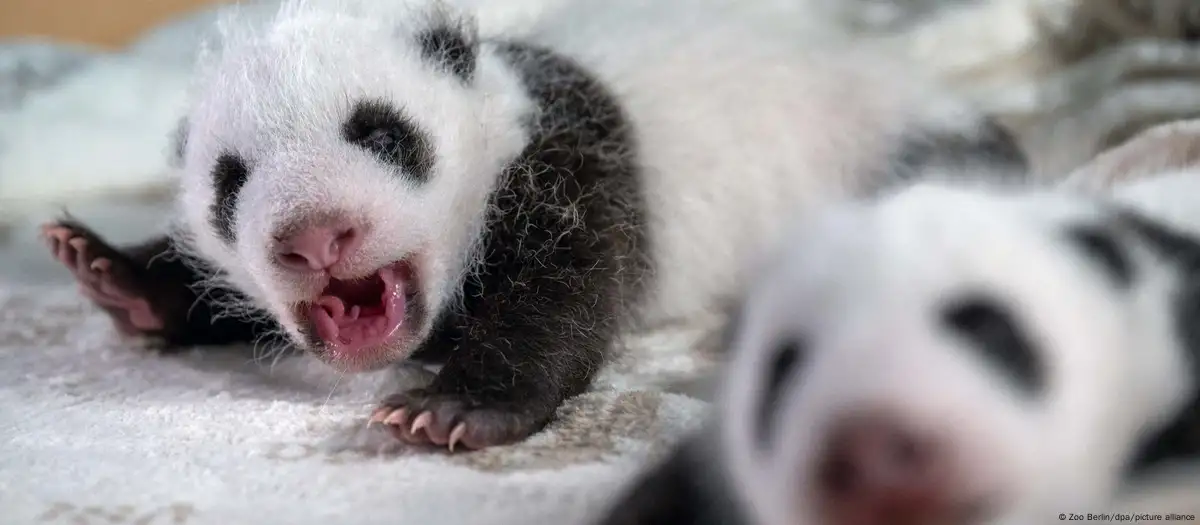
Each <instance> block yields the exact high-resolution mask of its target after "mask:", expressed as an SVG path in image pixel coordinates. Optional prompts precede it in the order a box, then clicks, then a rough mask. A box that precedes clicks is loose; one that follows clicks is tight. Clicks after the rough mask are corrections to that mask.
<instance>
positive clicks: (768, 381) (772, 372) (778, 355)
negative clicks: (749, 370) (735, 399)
mask: <svg viewBox="0 0 1200 525" xmlns="http://www.w3.org/2000/svg"><path fill="white" fill-rule="evenodd" d="M806 350H807V348H806V346H805V344H804V342H803V341H800V340H799V339H794V338H792V339H785V340H783V341H782V342H780V343H778V344H777V345H776V347H775V348H774V349H773V351H772V354H771V356H770V359H769V360H768V361H767V363H766V364H767V367H766V369H765V370H763V371H762V373H763V376H764V377H763V379H764V382H763V384H762V389H761V390H760V392H761V395H762V397H760V398H759V404H758V412H757V416H758V417H757V418H756V421H757V428H756V429H755V430H756V439H757V440H758V444H759V445H760V446H762V447H764V448H765V447H766V446H767V445H769V444H770V436H771V432H773V431H774V427H775V421H776V420H778V419H779V418H778V414H777V411H778V408H779V400H780V398H781V397H782V395H783V387H784V383H786V382H787V379H788V378H789V377H792V376H794V375H795V374H796V373H797V372H798V371H799V369H800V368H801V367H802V366H804V362H805V357H806V356H805V352H806Z"/></svg>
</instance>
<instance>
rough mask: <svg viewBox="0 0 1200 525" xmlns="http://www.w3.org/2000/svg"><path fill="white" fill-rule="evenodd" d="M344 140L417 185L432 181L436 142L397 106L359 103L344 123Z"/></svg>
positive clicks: (375, 102)
mask: <svg viewBox="0 0 1200 525" xmlns="http://www.w3.org/2000/svg"><path fill="white" fill-rule="evenodd" d="M342 138H344V139H345V140H346V142H349V143H351V144H354V145H356V146H359V147H361V148H363V149H365V150H367V151H369V152H371V154H372V155H375V156H376V157H377V158H378V159H379V160H380V161H381V162H385V163H387V164H390V165H392V166H395V167H396V168H399V169H400V170H401V172H402V173H403V174H404V175H405V176H407V177H409V178H410V179H412V180H414V181H416V182H425V181H426V180H428V179H429V169H430V167H431V166H432V164H433V156H434V151H433V141H431V140H430V139H429V136H428V135H427V134H426V133H425V132H424V131H422V130H421V129H420V128H418V127H417V125H416V124H415V123H413V121H412V120H411V119H409V118H408V117H405V116H404V115H403V114H402V113H401V112H400V110H399V109H398V108H396V106H395V105H393V104H389V103H388V102H385V101H382V100H360V101H358V102H357V103H355V104H354V108H353V109H351V111H350V116H349V117H347V118H346V121H345V122H344V123H342Z"/></svg>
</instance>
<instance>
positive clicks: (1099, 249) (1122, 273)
mask: <svg viewBox="0 0 1200 525" xmlns="http://www.w3.org/2000/svg"><path fill="white" fill-rule="evenodd" d="M1066 238H1067V241H1068V242H1069V243H1070V244H1071V245H1073V246H1075V247H1076V248H1077V249H1078V250H1079V251H1080V253H1082V254H1083V255H1084V256H1086V257H1087V258H1088V260H1090V261H1091V262H1093V263H1095V264H1096V265H1097V266H1098V267H1099V268H1100V269H1101V270H1102V271H1104V273H1105V275H1107V276H1108V278H1109V279H1110V280H1112V282H1113V284H1116V285H1117V286H1118V287H1120V288H1123V289H1124V288H1129V286H1130V285H1132V284H1133V280H1134V277H1135V276H1134V271H1133V264H1132V263H1131V262H1130V260H1129V255H1128V254H1127V253H1126V249H1125V246H1123V245H1122V244H1121V242H1120V241H1119V240H1118V238H1117V237H1116V234H1115V232H1113V231H1111V230H1110V229H1106V228H1102V227H1099V226H1087V225H1079V226H1072V227H1070V228H1068V229H1067V237H1066Z"/></svg>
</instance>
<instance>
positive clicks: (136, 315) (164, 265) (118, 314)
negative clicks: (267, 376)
mask: <svg viewBox="0 0 1200 525" xmlns="http://www.w3.org/2000/svg"><path fill="white" fill-rule="evenodd" d="M42 236H43V237H44V238H45V240H46V243H47V244H48V246H49V248H50V252H51V254H52V255H53V256H54V258H55V259H56V260H57V261H58V262H59V263H61V264H62V265H63V266H65V267H66V268H67V269H68V270H69V271H70V272H71V274H72V276H73V277H74V278H75V281H76V282H77V283H78V285H79V289H80V291H81V292H82V293H83V294H84V295H85V296H87V297H88V298H89V299H91V300H92V302H93V303H95V304H96V305H97V306H99V307H100V308H102V309H103V310H104V311H105V312H107V313H108V315H109V317H111V318H112V320H113V324H114V325H115V326H116V328H117V330H118V331H120V332H121V333H122V334H124V335H128V336H148V337H153V338H158V339H161V340H162V341H163V342H164V344H165V349H179V348H184V347H187V346H192V345H206V344H208V345H215V344H227V343H237V342H248V341H252V340H253V339H254V338H255V336H256V335H257V334H258V333H260V330H261V327H259V326H256V325H253V324H251V323H248V322H245V321H243V320H240V319H232V318H219V319H214V314H215V313H216V311H215V308H214V306H213V305H214V304H219V303H221V302H229V301H231V300H232V299H233V297H232V296H231V295H230V294H229V293H228V292H224V291H214V292H209V293H207V294H205V295H204V297H200V296H199V295H198V294H197V293H196V291H195V290H197V289H199V283H200V281H201V279H202V276H201V275H200V274H199V273H198V272H196V271H195V270H194V269H193V268H191V267H189V266H188V265H186V264H184V262H183V261H182V260H181V259H180V256H179V255H178V254H177V253H175V250H174V248H173V246H172V244H171V240H170V239H169V238H168V237H166V236H161V237H155V238H152V239H149V240H147V241H145V242H143V243H141V244H137V245H135V246H130V247H126V248H117V247H114V246H112V245H111V244H109V243H108V242H107V241H105V240H104V239H103V238H102V237H100V236H99V235H98V234H96V233H95V232H93V231H92V230H91V229H89V228H88V227H86V226H84V225H83V224H82V223H80V222H78V221H76V220H74V219H73V218H70V217H65V218H63V219H61V220H58V221H54V222H51V223H49V224H46V225H44V226H42Z"/></svg>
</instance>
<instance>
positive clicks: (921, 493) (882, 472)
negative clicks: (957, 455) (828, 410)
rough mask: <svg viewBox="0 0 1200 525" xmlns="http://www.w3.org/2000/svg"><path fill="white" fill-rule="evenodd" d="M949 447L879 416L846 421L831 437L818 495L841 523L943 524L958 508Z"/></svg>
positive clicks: (821, 465) (820, 468) (833, 520)
mask: <svg viewBox="0 0 1200 525" xmlns="http://www.w3.org/2000/svg"><path fill="white" fill-rule="evenodd" d="M947 463H948V461H947V458H946V457H945V450H944V449H941V448H939V446H938V444H937V443H935V442H934V440H932V439H930V438H929V437H928V436H924V435H920V434H918V433H914V432H912V431H910V430H908V429H906V428H904V427H903V426H902V425H900V424H898V423H897V422H895V421H893V420H890V419H887V418H881V417H878V416H870V417H859V418H853V419H846V420H844V421H843V422H842V424H841V425H839V426H838V427H837V428H835V429H834V431H833V432H832V433H831V434H830V435H829V436H828V441H827V448H826V449H825V452H824V456H823V457H822V458H821V459H820V462H819V463H818V470H817V472H816V475H817V477H816V479H815V480H814V481H815V482H816V485H815V487H816V495H817V501H819V502H820V506H821V507H822V508H823V509H824V510H825V511H826V512H827V514H826V516H828V518H829V519H828V522H829V523H833V524H838V525H873V524H881V525H882V524H906V523H944V522H949V521H945V520H949V519H952V517H953V514H954V513H955V512H956V510H957V509H955V508H954V502H953V500H954V499H955V498H954V497H953V496H954V488H955V487H954V486H953V480H951V479H948V476H947V474H948V467H950V465H948V464H947Z"/></svg>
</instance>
